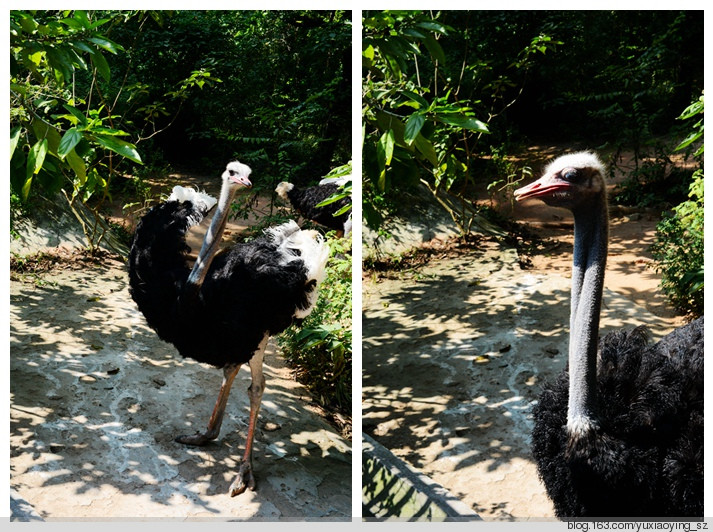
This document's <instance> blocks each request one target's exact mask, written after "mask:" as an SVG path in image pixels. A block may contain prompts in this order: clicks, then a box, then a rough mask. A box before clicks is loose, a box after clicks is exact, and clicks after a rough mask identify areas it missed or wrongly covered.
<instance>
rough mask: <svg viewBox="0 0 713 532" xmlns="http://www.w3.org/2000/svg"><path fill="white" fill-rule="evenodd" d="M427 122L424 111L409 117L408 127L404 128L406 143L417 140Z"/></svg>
mask: <svg viewBox="0 0 713 532" xmlns="http://www.w3.org/2000/svg"><path fill="white" fill-rule="evenodd" d="M425 122H426V118H425V117H424V116H423V114H422V113H413V114H412V115H411V116H410V117H409V119H408V120H407V121H406V128H405V129H404V142H405V143H406V144H413V141H414V140H416V137H417V136H418V134H419V133H420V132H421V128H422V127H423V124H424V123H425Z"/></svg>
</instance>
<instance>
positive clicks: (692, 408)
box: [532, 317, 703, 518]
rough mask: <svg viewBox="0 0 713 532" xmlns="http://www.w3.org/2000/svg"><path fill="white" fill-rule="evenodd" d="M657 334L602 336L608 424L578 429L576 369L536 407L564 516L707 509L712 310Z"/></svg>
mask: <svg viewBox="0 0 713 532" xmlns="http://www.w3.org/2000/svg"><path fill="white" fill-rule="evenodd" d="M647 337H648V333H647V332H646V329H645V328H643V327H639V328H637V329H634V330H633V331H628V332H626V331H621V332H615V333H610V334H608V335H607V336H606V337H604V338H603V339H602V340H601V342H600V353H599V360H598V361H597V382H598V385H597V386H598V387H597V396H598V398H599V404H598V408H599V411H598V421H599V424H600V427H599V429H598V430H596V431H593V432H592V433H589V434H587V435H586V436H585V437H583V438H580V439H579V440H575V439H570V436H569V435H568V433H567V430H566V425H567V401H568V381H569V375H568V373H567V371H566V370H565V371H564V372H563V373H562V374H560V376H559V378H558V379H557V380H556V381H555V382H553V383H550V384H549V385H547V386H546V388H545V390H544V392H543V393H542V394H541V396H540V399H539V401H538V403H537V405H536V406H535V408H534V410H533V415H534V420H535V427H534V431H533V437H532V443H533V455H534V458H535V460H536V462H537V467H538V471H539V475H540V477H541V479H542V480H543V482H544V484H545V486H546V488H547V492H548V495H549V496H550V498H551V499H552V501H553V502H554V505H555V512H556V514H557V516H558V517H560V518H567V517H573V516H576V517H605V518H606V517H621V516H630V517H693V516H696V517H701V516H703V318H702V317H701V318H699V319H698V320H696V321H693V322H691V323H690V324H688V325H686V326H684V327H681V328H679V329H677V330H675V331H673V332H672V333H671V334H669V335H668V336H666V337H664V338H663V339H662V340H661V341H660V342H659V343H657V344H655V345H649V343H648V338H647Z"/></svg>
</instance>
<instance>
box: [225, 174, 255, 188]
mask: <svg viewBox="0 0 713 532" xmlns="http://www.w3.org/2000/svg"><path fill="white" fill-rule="evenodd" d="M230 180H231V181H232V182H233V183H237V184H238V185H243V186H245V187H251V186H253V184H252V183H251V182H250V180H249V179H248V178H247V177H245V176H241V175H231V176H230Z"/></svg>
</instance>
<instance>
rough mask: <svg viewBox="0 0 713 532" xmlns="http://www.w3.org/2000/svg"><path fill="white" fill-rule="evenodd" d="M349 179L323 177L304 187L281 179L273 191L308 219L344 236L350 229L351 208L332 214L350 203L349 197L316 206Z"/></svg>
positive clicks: (347, 177)
mask: <svg viewBox="0 0 713 532" xmlns="http://www.w3.org/2000/svg"><path fill="white" fill-rule="evenodd" d="M351 180H352V178H351V176H346V177H342V178H339V179H330V178H325V179H322V180H321V181H320V182H319V184H318V185H315V186H312V187H306V188H298V187H296V186H295V185H293V184H292V183H288V182H287V181H283V182H282V183H280V184H278V185H277V188H275V192H276V193H277V195H278V196H280V197H281V198H282V199H283V200H284V201H286V202H289V203H291V204H292V206H293V207H294V208H295V209H296V210H297V211H298V212H299V213H300V214H301V215H302V216H304V217H305V218H307V219H308V220H312V221H313V222H315V223H318V224H320V225H324V226H326V227H328V228H330V229H334V230H336V231H337V233H342V234H343V235H344V236H346V235H348V234H349V233H350V231H351V225H352V217H351V216H352V215H351V209H349V210H348V211H347V212H344V213H342V214H340V215H338V216H335V215H334V214H335V213H336V212H337V211H339V210H340V209H342V208H343V207H345V206H347V205H351V198H341V199H339V200H337V201H335V202H334V203H330V204H328V205H325V206H323V207H317V204H319V203H321V202H323V201H324V200H326V199H327V198H329V197H331V196H333V195H334V194H336V193H337V192H338V191H339V189H340V188H341V187H342V186H343V185H344V184H346V183H348V182H350V181H351Z"/></svg>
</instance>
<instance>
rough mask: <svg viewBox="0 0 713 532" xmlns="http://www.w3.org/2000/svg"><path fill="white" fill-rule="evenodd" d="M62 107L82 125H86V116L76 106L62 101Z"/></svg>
mask: <svg viewBox="0 0 713 532" xmlns="http://www.w3.org/2000/svg"><path fill="white" fill-rule="evenodd" d="M62 107H64V108H65V109H66V110H67V111H69V112H70V113H71V114H72V116H74V117H75V118H76V119H77V120H79V123H80V124H82V125H83V126H86V125H87V117H86V116H84V114H83V113H82V112H81V111H80V110H79V109H77V108H76V107H74V106H72V105H69V104H68V103H63V104H62Z"/></svg>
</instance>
